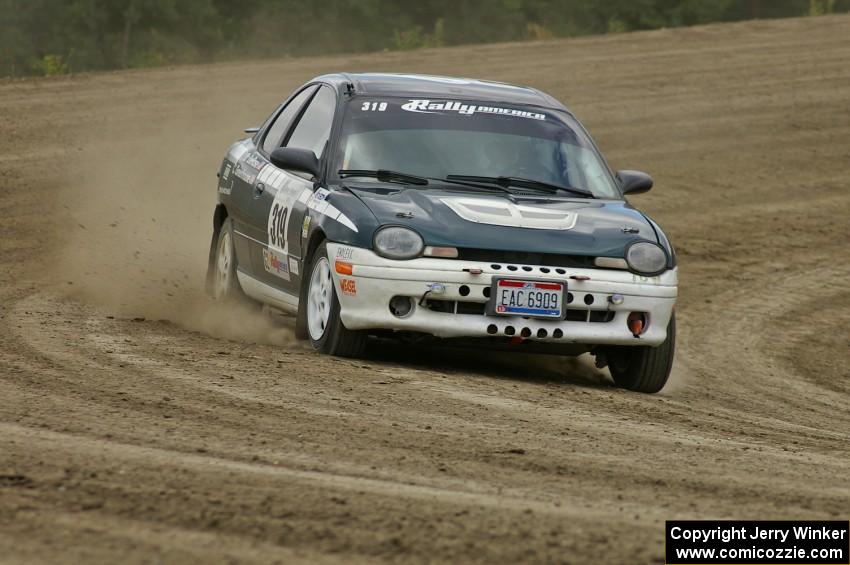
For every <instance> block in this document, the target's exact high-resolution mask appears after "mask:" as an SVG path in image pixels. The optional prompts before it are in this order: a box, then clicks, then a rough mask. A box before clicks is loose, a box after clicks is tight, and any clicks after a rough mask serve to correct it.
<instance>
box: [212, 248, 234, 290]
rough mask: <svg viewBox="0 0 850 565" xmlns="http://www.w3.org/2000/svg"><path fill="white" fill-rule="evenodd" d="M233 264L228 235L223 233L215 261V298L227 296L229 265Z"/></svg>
mask: <svg viewBox="0 0 850 565" xmlns="http://www.w3.org/2000/svg"><path fill="white" fill-rule="evenodd" d="M232 262H233V250H232V247H231V245H230V233H229V232H224V233H223V234H222V235H221V241H220V242H219V244H218V254H217V255H216V259H215V297H216V298H218V299H221V298H224V297H225V296H227V291H228V289H229V288H230V265H231V263H232Z"/></svg>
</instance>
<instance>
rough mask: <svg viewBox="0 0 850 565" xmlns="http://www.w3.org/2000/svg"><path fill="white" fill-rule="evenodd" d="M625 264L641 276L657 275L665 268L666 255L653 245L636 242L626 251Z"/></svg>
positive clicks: (645, 242)
mask: <svg viewBox="0 0 850 565" xmlns="http://www.w3.org/2000/svg"><path fill="white" fill-rule="evenodd" d="M626 262H627V263H628V264H629V268H630V269H631V270H633V271H636V272H638V273H640V274H642V275H657V274H659V273H661V272H662V271H664V269H666V268H667V253H665V252H664V250H663V249H662V248H661V247H659V246H658V245H656V244H654V243H650V242H648V241H638V242H637V243H633V244H632V245H630V246H629V248H628V249H627V250H626Z"/></svg>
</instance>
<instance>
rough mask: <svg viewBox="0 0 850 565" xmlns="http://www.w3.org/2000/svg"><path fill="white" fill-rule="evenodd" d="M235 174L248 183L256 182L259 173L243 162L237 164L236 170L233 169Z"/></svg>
mask: <svg viewBox="0 0 850 565" xmlns="http://www.w3.org/2000/svg"><path fill="white" fill-rule="evenodd" d="M233 174H234V175H236V176H237V177H239V178H240V179H242V180H243V181H245V182H246V183H248V184H254V181H255V180H257V173H252V172H251V171H249V170H248V169H245V168H244V167H243V166H242V164H241V163H237V164H236V170H234V171H233Z"/></svg>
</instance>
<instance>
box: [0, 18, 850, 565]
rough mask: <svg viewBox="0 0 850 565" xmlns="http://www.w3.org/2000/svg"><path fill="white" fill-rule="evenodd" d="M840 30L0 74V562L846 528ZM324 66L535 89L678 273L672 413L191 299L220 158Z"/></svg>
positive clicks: (667, 34) (500, 548)
mask: <svg viewBox="0 0 850 565" xmlns="http://www.w3.org/2000/svg"><path fill="white" fill-rule="evenodd" d="M848 61H850V17H823V18H811V19H805V20H784V21H770V22H753V23H743V24H735V25H725V26H709V27H702V28H693V29H678V30H664V31H657V32H648V33H637V34H627V35H613V36H609V37H601V38H587V39H577V40H570V41H553V42H545V43H528V44H512V45H494V46H481V47H472V48H465V49H445V50H426V51H417V52H407V53H386V54H378V55H371V56H357V57H331V58H321V59H310V60H306V59H300V60H275V61H267V62H253V63H239V64H228V65H214V66H204V67H182V68H176V69H166V70H151V71H144V72H127V73H114V74H100V75H90V76H78V77H73V78H58V79H50V80H26V81H7V82H3V83H0V124H2V126H0V131H2V137H0V172H2V176H0V178H1V179H2V180H0V218H2V224H0V225H2V237H0V399H2V402H0V562H3V563H18V562H42V561H53V562H58V561H60V560H61V561H63V562H80V561H85V562H94V563H98V562H104V563H114V562H118V561H121V562H180V563H189V562H199V563H200V562H203V563H208V562H258V563H268V562H281V563H283V562H286V563H291V562H296V561H298V560H302V561H304V562H311V563H312V562H320V563H321V562H328V563H333V562H339V563H352V562H360V561H375V560H378V561H471V562H478V561H480V562H493V561H505V562H514V561H520V560H523V561H540V562H569V563H588V562H617V563H625V562H630V563H661V562H663V556H662V544H663V522H664V520H665V519H678V518H752V519H758V518H775V519H778V518H801V519H802V518H806V519H816V518H824V519H829V518H832V519H839V518H840V519H847V518H848V517H850V516H848V512H850V443H848V442H850V411H848V395H850V372H848V367H849V366H850V348H848V342H850V339H848V338H849V337H850V330H848V325H850V284H848V279H850V253H848V249H850V228H848V225H850V224H848V220H847V218H848V216H850V192H848V163H850V103H848V100H850V65H848V64H847V62H848ZM331 70H388V71H406V72H427V73H439V74H449V75H465V76H474V77H481V78H488V79H495V80H504V81H508V82H518V83H526V84H531V85H534V86H536V87H539V88H541V89H543V90H546V91H548V92H550V93H552V94H553V95H555V96H557V97H558V98H560V99H562V100H563V101H564V102H565V103H566V104H567V105H568V106H570V107H571V108H572V109H573V110H574V111H575V112H576V113H577V114H578V116H579V117H580V118H582V119H583V120H584V122H585V124H586V125H587V126H588V128H589V129H590V131H591V132H592V133H593V134H594V136H595V137H596V140H597V142H598V143H599V145H600V146H601V148H602V149H603V151H604V152H605V153H606V156H607V157H608V159H609V161H610V162H611V164H612V166H614V167H615V168H640V169H644V170H647V171H649V172H650V173H651V174H653V175H654V177H655V179H656V189H655V190H654V191H653V192H652V193H650V194H648V195H646V196H638V197H635V199H634V202H635V203H636V204H638V205H640V206H641V207H643V208H644V209H645V210H647V211H648V212H649V213H650V214H651V215H652V216H653V217H654V218H655V219H656V220H658V221H659V222H660V223H661V224H662V225H663V226H665V228H666V229H667V231H668V233H669V234H670V235H671V236H672V237H673V240H674V242H675V243H676V245H677V248H678V251H679V254H680V263H681V275H680V276H681V294H680V297H681V298H680V303H679V307H678V321H679V326H680V349H679V352H678V358H677V363H676V365H675V367H674V376H673V382H672V383H671V384H670V385H669V386H668V388H667V389H666V390H665V391H664V393H662V394H661V395H656V396H646V395H638V394H633V393H628V392H623V391H620V390H617V389H614V388H612V387H611V385H610V379H609V377H608V375H607V372H605V371H599V370H597V369H595V368H594V367H593V365H592V363H590V362H589V361H588V360H586V359H584V358H580V359H578V360H569V359H566V360H565V359H559V358H518V357H511V356H501V357H497V358H494V357H493V356H492V355H491V354H486V355H484V354H476V353H474V352H473V353H468V352H467V353H454V352H446V351H436V352H435V351H425V352H423V351H417V350H413V349H407V348H392V350H391V351H390V350H387V348H385V347H378V348H372V350H371V351H370V352H369V356H368V357H367V358H366V359H364V360H358V361H352V360H341V359H334V358H327V357H322V356H319V355H317V354H315V353H313V352H312V351H310V350H308V349H305V348H304V347H303V346H302V345H300V344H299V343H296V342H295V341H294V340H293V339H292V337H291V336H292V334H291V328H290V325H289V324H288V323H287V322H286V321H284V322H280V321H273V320H270V319H268V318H266V317H263V316H262V315H258V314H256V313H253V312H247V311H232V310H230V311H224V310H221V309H217V308H216V307H213V306H211V305H210V304H209V303H208V302H207V301H206V300H205V299H204V298H203V296H202V295H201V294H200V291H199V289H200V287H201V284H202V279H203V269H204V261H205V256H206V251H207V245H208V238H209V234H210V228H211V220H210V217H211V212H212V206H213V203H214V198H215V189H214V187H215V172H216V169H217V166H218V163H219V159H220V158H221V155H222V153H223V151H224V149H225V147H226V146H227V144H228V143H230V141H232V140H233V139H234V138H236V137H237V136H238V135H239V133H240V131H241V129H242V128H244V127H247V126H252V125H256V124H257V123H259V122H260V120H261V119H262V118H263V117H265V115H266V114H267V113H268V112H269V111H270V110H271V108H272V107H273V106H274V105H275V104H276V103H277V102H278V101H279V100H281V99H282V98H284V97H285V95H286V94H287V93H288V92H290V90H291V89H293V88H294V87H295V86H297V85H298V84H300V83H301V82H303V81H305V80H307V79H308V78H310V77H311V76H313V75H316V74H319V73H322V72H326V71H331Z"/></svg>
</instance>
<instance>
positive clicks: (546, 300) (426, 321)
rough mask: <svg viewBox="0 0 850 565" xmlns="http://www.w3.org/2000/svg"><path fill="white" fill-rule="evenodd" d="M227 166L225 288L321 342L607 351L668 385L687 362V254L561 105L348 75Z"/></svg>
mask: <svg viewBox="0 0 850 565" xmlns="http://www.w3.org/2000/svg"><path fill="white" fill-rule="evenodd" d="M246 132H247V133H251V134H253V137H251V138H249V139H244V140H242V141H239V142H237V143H235V144H234V145H233V146H231V147H230V149H229V151H228V152H227V155H226V156H225V158H224V161H223V162H222V165H221V169H220V171H219V183H218V200H219V203H218V205H217V206H216V209H215V213H214V216H213V224H214V232H213V238H212V245H211V247H210V256H209V265H210V266H209V272H208V277H207V283H208V288H209V290H210V291H211V293H212V294H213V295H214V296H215V297H216V298H218V299H234V298H242V297H245V295H247V297H249V298H251V299H254V300H256V301H259V302H261V303H264V304H266V305H268V306H271V307H273V308H275V309H279V310H284V311H288V312H290V313H292V314H294V315H295V316H296V322H295V323H296V334H297V335H298V337H300V338H302V339H309V340H310V343H311V344H312V345H313V347H314V348H316V349H317V350H319V351H321V352H324V353H328V354H332V355H341V356H357V355H359V354H360V353H361V352H362V351H363V349H364V347H365V345H366V341H367V339H368V338H369V336H370V335H374V336H379V337H385V338H386V337H391V338H392V337H395V338H412V339H419V338H428V339H431V338H444V339H452V340H453V342H454V343H458V344H460V345H467V344H468V345H469V346H473V347H504V348H507V349H513V350H515V351H528V352H542V353H560V354H567V355H578V354H581V353H585V352H590V353H591V354H593V355H595V356H596V361H597V365H598V366H600V367H604V366H605V365H607V366H608V367H609V369H610V372H611V375H612V377H613V379H614V381H615V383H616V384H617V385H619V386H622V387H625V388H628V389H631V390H636V391H642V392H657V391H659V390H661V388H662V387H663V386H664V384H665V382H666V381H667V378H668V375H669V373H670V368H671V365H672V362H673V351H674V344H675V333H676V324H675V320H674V312H673V307H674V304H675V301H676V293H677V270H676V256H675V254H674V252H673V248H672V246H671V245H670V243H669V241H668V239H667V237H666V236H665V235H664V233H663V232H662V231H661V228H660V227H659V226H658V225H657V224H656V223H655V222H653V221H652V220H651V219H649V218H648V217H647V216H646V215H645V214H643V213H641V212H640V211H638V210H636V209H635V208H633V207H632V206H631V205H630V204H629V203H628V202H627V201H626V200H625V199H624V196H625V195H631V194H638V193H641V192H646V191H647V190H649V189H650V188H651V187H652V179H651V178H650V177H649V176H648V175H646V174H644V173H640V172H637V171H619V172H617V173H613V172H612V171H611V169H610V168H609V167H608V165H607V163H606V162H605V160H604V159H603V158H602V156H601V155H600V153H599V151H598V149H597V148H596V146H595V145H594V143H593V141H592V140H591V139H590V136H589V135H588V134H587V132H586V131H585V129H584V128H583V127H582V125H581V124H580V123H579V122H578V120H576V118H575V117H574V116H573V115H572V114H571V113H570V112H569V111H568V110H567V109H566V108H565V107H564V106H563V105H562V104H560V103H559V102H558V101H557V100H555V99H553V98H552V97H551V96H549V95H547V94H544V93H542V92H539V91H537V90H535V89H532V88H527V87H520V86H512V85H507V84H501V83H495V82H488V81H478V80H467V79H455V78H446V77H434V76H414V75H393V74H331V75H325V76H320V77H317V78H315V79H314V80H311V81H310V82H309V83H307V84H305V85H304V86H302V87H301V88H299V89H298V90H297V91H296V92H295V93H293V94H292V95H291V96H290V97H289V98H288V99H287V100H286V101H285V102H284V103H283V104H281V105H280V106H279V107H278V108H277V109H276V110H275V111H274V112H273V113H272V114H271V116H269V118H268V119H267V120H266V122H265V123H264V124H263V125H262V126H261V127H259V128H251V129H249V130H246Z"/></svg>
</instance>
